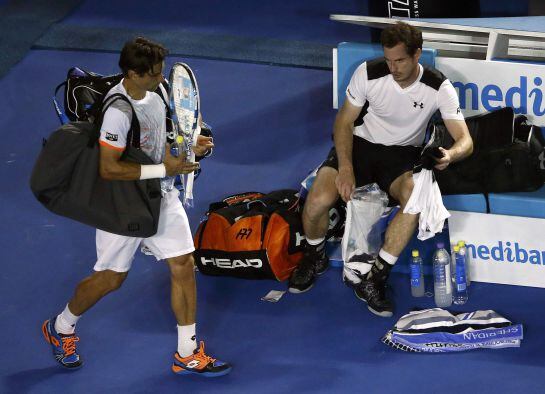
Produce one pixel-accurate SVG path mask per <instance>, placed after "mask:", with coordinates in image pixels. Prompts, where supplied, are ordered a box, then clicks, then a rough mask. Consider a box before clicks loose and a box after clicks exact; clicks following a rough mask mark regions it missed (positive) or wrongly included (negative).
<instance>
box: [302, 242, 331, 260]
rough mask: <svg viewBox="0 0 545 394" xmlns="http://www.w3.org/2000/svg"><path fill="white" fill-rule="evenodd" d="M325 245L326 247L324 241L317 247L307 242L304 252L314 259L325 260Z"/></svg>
mask: <svg viewBox="0 0 545 394" xmlns="http://www.w3.org/2000/svg"><path fill="white" fill-rule="evenodd" d="M325 245H326V241H325V239H324V240H323V241H322V242H320V243H319V244H318V245H311V244H309V243H308V242H307V243H306V250H307V251H308V252H309V253H310V255H311V256H312V257H313V258H314V259H316V260H321V259H323V258H325Z"/></svg>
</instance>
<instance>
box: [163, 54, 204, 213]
mask: <svg viewBox="0 0 545 394" xmlns="http://www.w3.org/2000/svg"><path fill="white" fill-rule="evenodd" d="M169 84H170V97H169V101H170V103H169V105H170V111H171V114H172V122H173V124H174V128H175V131H176V132H177V138H176V141H175V144H177V145H178V146H181V147H182V151H183V152H185V154H186V160H188V161H190V162H195V153H194V152H193V149H192V148H193V146H194V145H195V144H196V143H197V138H198V136H199V134H200V133H201V127H200V125H199V114H200V100H199V87H198V85H197V79H196V78H195V74H193V71H192V70H191V68H190V67H189V66H188V65H187V64H185V63H175V64H174V66H172V70H171V71H170V76H169ZM180 178H181V181H182V185H183V203H184V205H185V206H189V207H192V206H193V180H194V178H195V173H193V172H192V173H190V174H187V175H185V176H184V175H181V176H180Z"/></svg>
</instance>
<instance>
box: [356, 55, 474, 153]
mask: <svg viewBox="0 0 545 394" xmlns="http://www.w3.org/2000/svg"><path fill="white" fill-rule="evenodd" d="M418 67H419V73H418V78H417V79H416V81H415V82H413V83H412V84H411V85H410V86H407V87H406V88H401V87H400V86H399V84H398V83H397V82H396V81H394V79H393V77H392V74H390V70H389V69H388V66H387V64H386V61H385V60H384V59H376V60H371V61H368V62H365V63H362V64H361V65H360V66H359V67H358V68H357V69H356V71H355V72H354V74H353V75H352V79H351V80H350V83H349V85H348V87H347V89H346V98H347V99H348V101H349V102H350V103H351V104H352V105H355V106H356V107H361V108H362V112H361V114H360V116H359V117H358V119H357V120H356V122H355V123H354V135H357V136H359V137H362V138H364V139H366V140H367V141H369V142H372V143H375V144H383V145H413V146H419V145H421V144H422V143H423V142H424V138H425V134H426V126H427V124H428V121H429V119H430V118H431V116H432V115H433V114H434V112H435V111H437V109H439V110H440V112H441V116H442V117H443V119H457V120H463V119H464V116H463V115H462V112H461V110H460V104H459V101H458V95H457V94H456V90H455V89H454V87H453V86H452V84H451V83H450V81H449V80H448V79H447V78H446V77H445V76H444V75H443V74H442V73H441V72H439V71H437V70H435V69H431V68H427V67H423V66H422V65H420V64H419V65H418Z"/></svg>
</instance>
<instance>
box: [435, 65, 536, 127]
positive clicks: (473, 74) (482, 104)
mask: <svg viewBox="0 0 545 394" xmlns="http://www.w3.org/2000/svg"><path fill="white" fill-rule="evenodd" d="M436 67H437V68H438V69H439V70H441V72H443V73H444V74H445V75H446V76H447V78H449V79H450V81H451V82H452V84H453V86H454V87H455V88H456V90H457V91H458V96H459V99H460V108H462V110H464V113H465V114H466V115H473V114H475V113H479V112H485V111H491V110H494V109H497V108H500V107H505V106H509V107H513V108H514V109H515V113H516V114H523V115H528V116H529V118H530V119H531V120H532V121H533V122H534V123H536V124H538V125H545V100H544V97H543V96H544V95H545V64H544V65H536V64H526V63H512V62H501V61H483V60H474V59H455V58H441V57H439V58H437V59H436Z"/></svg>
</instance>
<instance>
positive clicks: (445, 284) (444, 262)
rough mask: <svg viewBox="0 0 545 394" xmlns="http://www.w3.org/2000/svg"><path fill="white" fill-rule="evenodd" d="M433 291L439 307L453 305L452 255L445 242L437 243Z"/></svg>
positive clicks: (434, 257)
mask: <svg viewBox="0 0 545 394" xmlns="http://www.w3.org/2000/svg"><path fill="white" fill-rule="evenodd" d="M433 292H434V298H435V304H436V305H437V306H438V307H439V308H445V307H449V306H450V305H452V280H451V276H450V256H449V254H448V252H447V251H446V249H445V244H444V243H443V242H439V243H437V250H436V251H435V253H434V254H433Z"/></svg>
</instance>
